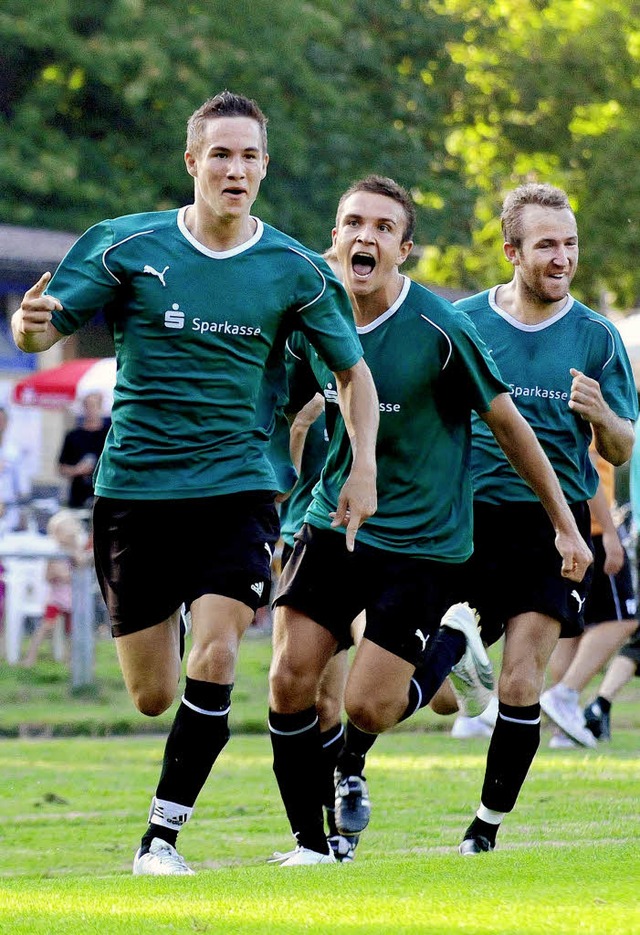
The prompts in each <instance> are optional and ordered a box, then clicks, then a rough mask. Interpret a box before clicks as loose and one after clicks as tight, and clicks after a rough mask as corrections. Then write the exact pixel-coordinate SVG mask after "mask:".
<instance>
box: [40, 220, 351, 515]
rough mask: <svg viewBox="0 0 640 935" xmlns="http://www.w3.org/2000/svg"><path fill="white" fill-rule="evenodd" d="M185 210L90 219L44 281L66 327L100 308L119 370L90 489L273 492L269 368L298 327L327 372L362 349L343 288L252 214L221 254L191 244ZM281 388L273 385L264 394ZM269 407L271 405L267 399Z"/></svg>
mask: <svg viewBox="0 0 640 935" xmlns="http://www.w3.org/2000/svg"><path fill="white" fill-rule="evenodd" d="M185 212H186V208H181V209H180V210H174V211H160V212H153V213H149V214H137V215H129V216H127V217H121V218H116V219H115V220H108V221H103V222H101V223H100V224H97V225H95V226H94V227H92V228H90V229H89V230H88V231H87V232H86V233H85V234H84V235H83V236H82V237H81V238H80V240H78V241H77V243H76V244H75V245H74V246H73V247H72V248H71V250H70V251H69V253H68V254H67V256H66V257H65V258H64V260H63V261H62V263H61V264H60V267H59V268H58V270H57V271H56V274H55V276H54V278H53V279H52V281H51V283H50V285H49V290H48V291H49V292H50V293H51V294H52V295H54V296H56V297H57V298H59V299H60V301H61V302H62V305H63V311H61V312H55V313H54V315H53V319H52V321H53V325H54V327H55V328H57V329H58V331H60V332H61V333H62V334H71V333H73V332H74V331H76V330H77V329H78V328H79V327H81V325H82V324H84V322H86V321H87V320H89V319H90V318H91V317H92V316H93V315H94V314H95V313H96V312H97V311H99V310H100V309H104V310H105V314H106V316H107V320H108V322H109V324H110V327H111V329H112V333H113V338H114V344H115V354H116V358H117V377H116V387H115V393H114V404H113V411H112V427H111V430H110V432H109V435H108V437H107V441H106V444H105V449H104V453H103V456H102V457H101V459H100V462H99V465H98V468H97V472H96V477H95V491H96V493H97V494H98V495H100V496H105V497H118V498H125V499H169V498H186V497H204V496H213V495H222V494H230V493H236V492H240V491H245V490H261V489H265V490H275V489H277V487H278V486H279V485H278V481H277V479H276V477H275V474H274V471H273V468H272V466H271V465H270V463H269V460H268V457H267V443H268V439H269V432H268V428H267V424H268V423H269V421H270V414H269V413H268V412H267V411H266V410H265V409H264V401H263V409H262V412H260V413H259V412H258V409H259V403H260V394H261V393H262V392H264V390H263V376H264V374H265V372H268V371H270V372H273V373H274V374H275V377H274V379H275V380H276V381H277V380H278V379H279V378H280V377H279V369H282V370H283V368H279V367H278V360H279V359H281V358H282V356H283V354H284V345H285V341H286V338H287V336H288V335H289V333H290V332H292V331H293V330H294V329H299V330H302V331H303V332H304V333H305V334H306V335H307V337H308V338H309V340H310V341H311V343H312V344H313V346H314V347H315V348H317V350H318V353H319V354H320V355H321V356H322V358H323V360H324V361H325V362H326V364H327V366H328V367H329V368H330V369H331V370H332V371H336V370H346V369H348V368H349V367H352V366H353V365H354V364H355V363H356V362H357V361H358V360H359V358H360V357H361V356H362V349H361V346H360V342H359V340H358V337H357V335H356V333H355V326H354V324H353V315H352V312H351V306H350V303H349V300H348V298H347V295H346V292H345V291H344V289H343V287H342V286H341V285H340V284H339V283H338V282H337V280H336V279H335V277H333V275H332V274H331V272H330V270H329V268H328V266H327V265H326V263H325V262H324V261H323V260H322V259H321V257H319V256H318V254H315V253H313V252H312V251H309V250H307V249H306V248H305V247H303V246H302V245H301V244H299V243H298V242H297V241H295V240H293V239H292V238H291V237H288V236H287V235H286V234H283V233H281V232H280V231H278V230H276V229H275V228H273V227H269V226H268V225H267V224H263V223H262V222H261V221H260V220H258V219H255V220H256V231H255V234H254V235H253V237H251V238H250V239H249V240H248V241H246V242H245V243H243V244H240V245H239V246H237V247H234V248H233V249H231V250H228V251H225V252H214V251H212V250H209V249H207V248H206V247H204V246H203V245H202V244H200V243H198V241H196V240H195V239H194V237H193V236H192V235H191V234H190V232H189V230H188V229H187V227H186V225H185V221H184V217H185ZM277 396H278V393H277V392H275V391H274V394H273V398H274V400H275V399H276V398H277ZM267 408H268V407H267Z"/></svg>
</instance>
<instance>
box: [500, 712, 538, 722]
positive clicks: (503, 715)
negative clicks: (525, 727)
mask: <svg viewBox="0 0 640 935" xmlns="http://www.w3.org/2000/svg"><path fill="white" fill-rule="evenodd" d="M498 717H499V718H500V719H501V720H503V721H509V723H510V724H539V723H540V721H541V717H540V715H538V717H536V718H534V719H533V720H532V721H525V720H523V719H522V718H519V717H508V716H507V715H506V714H503V713H502V711H499V712H498Z"/></svg>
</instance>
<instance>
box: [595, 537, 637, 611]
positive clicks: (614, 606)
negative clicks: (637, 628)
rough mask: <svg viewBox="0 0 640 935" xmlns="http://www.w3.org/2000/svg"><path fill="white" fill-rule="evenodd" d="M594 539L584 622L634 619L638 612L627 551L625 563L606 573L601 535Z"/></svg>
mask: <svg viewBox="0 0 640 935" xmlns="http://www.w3.org/2000/svg"><path fill="white" fill-rule="evenodd" d="M592 539H593V555H594V559H593V578H592V581H591V588H590V589H589V593H588V595H587V600H586V603H585V605H584V622H585V624H586V625H587V626H591V625H595V624H598V623H606V622H607V621H609V620H633V618H634V617H635V616H636V598H635V594H634V591H633V580H632V578H631V563H630V561H629V558H628V556H627V553H626V552H625V553H624V564H623V566H622V568H621V569H620V571H619V572H618V573H617V575H606V574H605V572H604V562H605V557H606V555H605V551H604V546H603V544H602V536H593V537H592Z"/></svg>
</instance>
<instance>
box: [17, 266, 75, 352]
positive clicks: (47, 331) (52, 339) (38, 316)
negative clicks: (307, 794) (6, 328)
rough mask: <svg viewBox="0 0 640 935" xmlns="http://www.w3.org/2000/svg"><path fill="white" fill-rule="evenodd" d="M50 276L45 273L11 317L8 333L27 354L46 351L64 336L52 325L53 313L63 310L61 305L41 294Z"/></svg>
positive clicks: (53, 298) (25, 295)
mask: <svg viewBox="0 0 640 935" xmlns="http://www.w3.org/2000/svg"><path fill="white" fill-rule="evenodd" d="M50 279H51V273H44V275H42V276H41V277H40V279H39V280H38V282H37V283H36V284H35V285H34V286H32V287H31V288H30V289H27V291H26V292H25V294H24V296H23V299H22V303H21V305H20V308H19V309H18V310H17V311H16V312H14V314H13V316H12V318H11V331H12V333H13V340H14V341H15V343H16V347H19V348H20V350H21V351H26V352H27V353H28V354H37V353H39V352H40V351H47V350H48V349H49V348H50V347H53V345H54V344H56V343H57V342H58V341H60V339H61V338H63V337H64V335H63V334H61V332H60V331H58V330H57V328H54V327H53V325H52V324H51V315H52V313H53V312H54V311H56V310H57V311H62V303H61V302H60V301H59V299H56V298H55V296H52V295H43V293H44V290H45V289H46V288H47V284H48V282H49V280H50Z"/></svg>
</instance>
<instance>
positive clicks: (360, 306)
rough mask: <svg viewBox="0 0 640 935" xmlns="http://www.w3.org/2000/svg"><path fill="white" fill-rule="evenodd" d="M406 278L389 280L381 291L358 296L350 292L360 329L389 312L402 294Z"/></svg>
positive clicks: (400, 277) (399, 276)
mask: <svg viewBox="0 0 640 935" xmlns="http://www.w3.org/2000/svg"><path fill="white" fill-rule="evenodd" d="M403 285H404V278H403V277H402V276H401V275H400V274H398V277H397V278H395V277H394V278H392V279H388V280H387V281H386V282H385V283H384V284H383V285H382V286H381V288H380V289H376V290H375V292H369V293H366V294H361V295H357V294H354V293H352V292H349V298H350V299H351V304H352V306H353V314H354V317H355V320H356V325H357V327H358V328H365V327H366V326H367V325H370V324H371V323H372V322H374V321H375V320H376V318H380V316H381V315H384V313H385V312H388V311H389V309H390V308H391V306H392V305H393V303H394V302H395V301H396V300H397V298H398V296H399V295H400V293H401V292H402V287H403Z"/></svg>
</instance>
